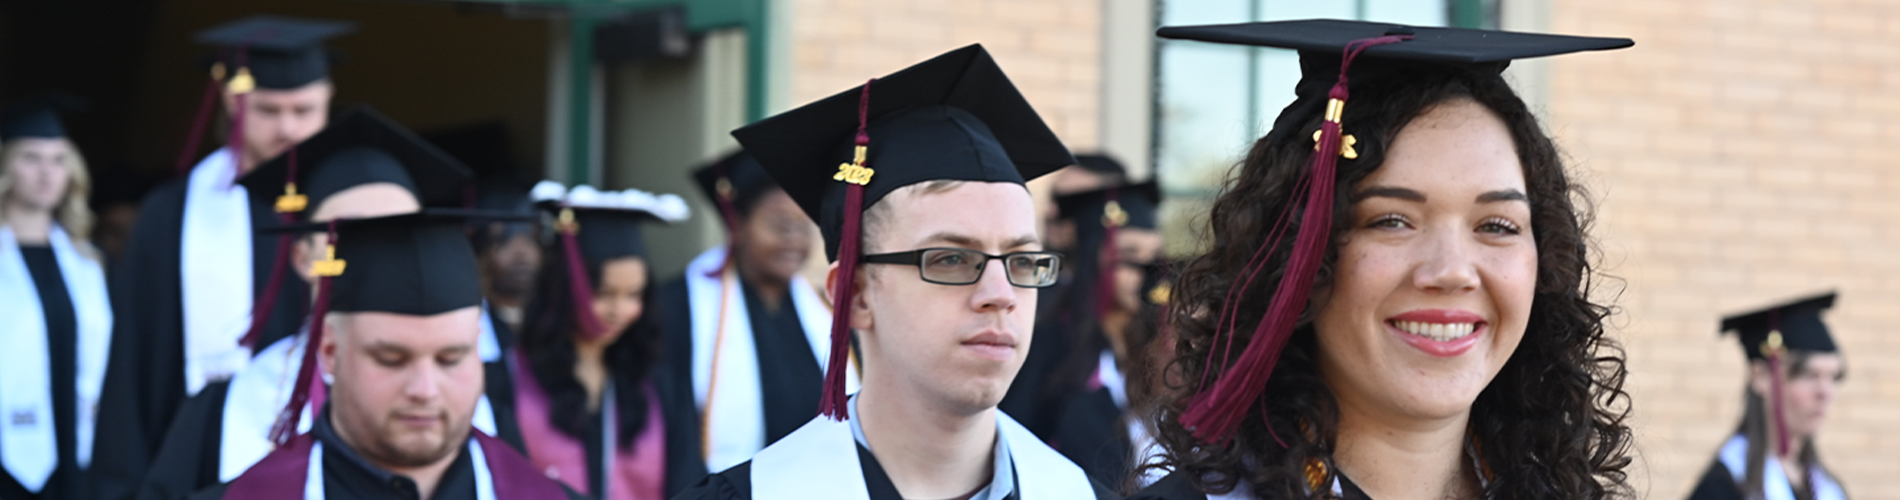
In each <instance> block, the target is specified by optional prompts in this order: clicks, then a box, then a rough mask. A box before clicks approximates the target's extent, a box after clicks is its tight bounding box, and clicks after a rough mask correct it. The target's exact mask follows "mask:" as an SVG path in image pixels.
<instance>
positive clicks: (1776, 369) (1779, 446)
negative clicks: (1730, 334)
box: [1768, 352, 1788, 458]
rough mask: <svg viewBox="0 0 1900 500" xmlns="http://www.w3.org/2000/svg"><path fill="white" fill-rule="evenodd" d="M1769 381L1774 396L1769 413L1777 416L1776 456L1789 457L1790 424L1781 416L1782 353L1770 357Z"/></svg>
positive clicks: (1769, 404) (1772, 396)
mask: <svg viewBox="0 0 1900 500" xmlns="http://www.w3.org/2000/svg"><path fill="white" fill-rule="evenodd" d="M1768 380H1770V382H1769V384H1768V385H1769V387H1772V388H1773V390H1772V392H1773V394H1771V395H1770V396H1769V397H1770V398H1771V399H1770V400H1769V402H1768V411H1769V412H1771V413H1774V414H1775V456H1777V457H1783V458H1786V457H1787V456H1788V422H1787V419H1786V418H1785V417H1783V416H1782V415H1781V353H1779V352H1776V353H1772V354H1769V355H1768Z"/></svg>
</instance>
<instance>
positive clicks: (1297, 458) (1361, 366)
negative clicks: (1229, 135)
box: [1137, 21, 1630, 498]
mask: <svg viewBox="0 0 1900 500" xmlns="http://www.w3.org/2000/svg"><path fill="white" fill-rule="evenodd" d="M1161 34H1162V36H1168V37H1177V38H1188V39H1198V40H1205V41H1217V42H1225V43H1244V44H1254V45H1267V46H1276V47H1287V48H1296V49H1300V50H1301V53H1300V54H1301V66H1302V69H1303V72H1304V77H1303V79H1302V81H1301V83H1300V85H1299V87H1298V90H1297V93H1298V95H1299V96H1300V97H1299V100H1298V101H1296V102H1295V103H1294V104H1293V105H1292V106H1290V107H1288V108H1287V110H1286V112H1285V113H1283V114H1282V115H1281V116H1280V117H1279V119H1278V120H1276V122H1275V124H1274V129H1273V132H1272V133H1270V134H1268V135H1267V136H1266V137H1264V138H1261V139H1260V140H1259V141H1257V142H1256V143H1255V144H1254V146H1253V149H1252V151H1250V152H1249V154H1248V156H1247V158H1246V160H1245V161H1244V162H1243V163H1242V164H1241V165H1240V166H1239V167H1238V168H1237V169H1236V170H1235V174H1234V177H1233V178H1232V179H1230V181H1229V184H1228V185H1227V187H1226V189H1225V190H1224V192H1223V193H1222V195H1221V196H1220V198H1219V199H1218V200H1217V201H1216V202H1215V204H1214V207H1213V211H1212V213H1211V214H1210V216H1209V221H1210V223H1211V227H1210V228H1209V234H1210V235H1211V236H1212V238H1213V241H1212V245H1210V246H1209V248H1210V249H1211V250H1210V251H1209V252H1208V253H1207V254H1205V255H1203V256H1200V257H1198V258H1196V259H1194V260H1193V261H1191V262H1190V263H1188V264H1187V266H1186V267H1185V268H1184V269H1183V271H1182V273H1181V275H1180V277H1179V279H1178V281H1177V282H1176V284H1175V287H1174V295H1173V296H1174V302H1173V305H1174V308H1173V311H1174V317H1173V318H1171V321H1172V323H1173V324H1174V327H1175V328H1174V329H1175V332H1176V334H1177V335H1178V342H1177V344H1176V345H1177V352H1176V354H1177V357H1176V361H1175V362H1174V363H1173V364H1172V365H1170V366H1169V367H1168V370H1169V371H1170V372H1171V373H1170V374H1169V375H1168V376H1167V377H1166V379H1168V380H1179V381H1182V383H1181V384H1180V386H1178V387H1172V388H1170V389H1171V390H1172V393H1170V394H1165V395H1163V396H1162V397H1163V399H1164V401H1163V404H1162V407H1161V409H1160V411H1159V415H1158V418H1159V422H1158V423H1157V428H1158V432H1159V435H1158V437H1157V440H1158V442H1160V443H1161V444H1162V446H1163V447H1164V448H1165V449H1166V451H1167V453H1166V463H1164V464H1162V466H1161V468H1163V469H1171V470H1172V471H1173V474H1172V475H1171V476H1169V477H1168V478H1166V479H1163V480H1161V481H1160V482H1158V483H1157V484H1156V485H1154V486H1152V487H1150V488H1149V489H1148V490H1146V491H1144V492H1143V493H1142V494H1141V495H1137V498H1143V497H1147V498H1204V497H1212V496H1221V497H1223V498H1227V497H1247V498H1335V497H1344V498H1604V497H1616V496H1628V495H1629V493H1630V491H1629V488H1628V486H1627V484H1626V473H1625V472H1624V468H1625V467H1626V466H1627V465H1628V464H1629V459H1628V457H1627V452H1628V443H1629V429H1628V427H1627V426H1626V425H1624V423H1623V422H1624V418H1625V416H1626V415H1627V412H1628V397H1627V395H1626V394H1625V393H1624V392H1623V390H1622V380H1623V377H1624V374H1625V369H1624V366H1623V360H1622V358H1621V350H1620V348H1619V347H1618V346H1617V344H1616V343H1615V342H1614V341H1612V340H1610V339H1607V338H1605V337H1604V334H1603V333H1604V332H1603V319H1604V317H1605V316H1606V315H1607V314H1608V312H1609V308H1608V307H1607V306H1605V305H1603V304H1598V303H1594V302H1592V301H1591V300H1590V296H1591V295H1590V292H1591V286H1592V285H1591V283H1592V281H1591V280H1592V277H1593V274H1592V271H1591V266H1590V263H1589V253H1588V249H1587V247H1586V239H1587V234H1586V228H1587V225H1588V221H1589V213H1588V210H1587V205H1584V204H1583V203H1582V200H1583V199H1584V197H1583V193H1581V191H1580V189H1579V188H1578V187H1577V186H1574V185H1573V184H1572V182H1571V180H1570V178H1569V175H1568V174H1567V173H1566V172H1565V168H1564V166H1563V164H1562V162H1561V160H1560V158H1559V156H1558V154H1557V150H1556V147H1555V146H1554V145H1553V144H1552V142H1551V140H1550V138H1549V137H1548V136H1547V135H1546V134H1545V133H1544V131H1543V130H1542V129H1541V128H1540V127H1539V126H1538V124H1537V121H1536V119H1535V118H1534V117H1533V115H1532V114H1531V113H1530V112H1529V110H1528V109H1526V107H1525V105H1524V102H1523V101H1522V100H1521V99H1519V98H1518V96H1517V95H1516V94H1515V93H1514V92H1513V91H1512V90H1511V88H1510V87H1509V86H1508V85H1507V84H1506V83H1505V81H1504V80H1503V78H1501V77H1500V76H1499V71H1501V70H1502V69H1503V67H1504V65H1505V64H1506V63H1508V62H1509V60H1510V59H1513V58H1522V57H1535V56H1545V55H1555V54H1562V53H1566V52H1575V51H1579V50H1596V49H1607V48H1618V47H1622V46H1627V45H1628V44H1629V41H1628V40H1620V39H1591V38H1576V37H1557V36H1546V35H1524V34H1511V33H1501V32H1486V31H1477V30H1457V29H1427V28H1418V29H1416V30H1415V29H1413V28H1408V27H1402V26H1394V25H1383V24H1374V23H1356V22H1343V21H1304V22H1289V23H1255V24H1246V25H1227V26H1202V27H1186V28H1164V29H1163V30H1162V33H1161ZM1342 48H1343V49H1344V51H1343V54H1344V55H1343V56H1342V55H1341V54H1342V50H1341V49H1342ZM1362 53H1363V55H1364V57H1363V58H1361V59H1360V61H1359V62H1358V63H1357V64H1354V63H1353V59H1354V57H1356V56H1359V55H1360V54H1362ZM1448 61H1458V62H1456V63H1453V64H1447V62H1448ZM1348 70H1349V71H1348ZM1347 76H1350V77H1351V85H1350V86H1349V85H1348V82H1347V78H1346V77H1347ZM1348 91H1350V92H1348ZM1349 94H1350V95H1351V96H1356V98H1354V99H1351V100H1350V101H1348V96H1349ZM1322 110H1324V111H1325V112H1324V113H1322ZM1342 123H1343V125H1342ZM1315 142H1318V144H1315ZM1316 151H1323V152H1324V153H1316ZM1270 287H1272V288H1270ZM1309 298H1310V300H1308V299H1309Z"/></svg>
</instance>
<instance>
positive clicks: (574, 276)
mask: <svg viewBox="0 0 1900 500" xmlns="http://www.w3.org/2000/svg"><path fill="white" fill-rule="evenodd" d="M558 224H559V225H558V226H557V228H558V231H556V232H559V233H560V234H561V251H562V253H563V255H562V258H564V259H566V260H567V285H568V294H569V295H570V296H572V298H573V299H574V320H575V321H578V322H580V327H581V336H584V337H587V338H590V339H591V338H599V337H600V336H601V335H606V334H607V327H606V325H602V324H600V316H599V315H597V314H594V285H593V284H592V283H589V282H588V280H587V261H584V260H581V245H580V241H578V240H579V238H576V237H575V234H577V233H580V224H579V223H577V222H574V212H573V210H572V209H566V208H564V209H561V220H560V222H559V223H558Z"/></svg>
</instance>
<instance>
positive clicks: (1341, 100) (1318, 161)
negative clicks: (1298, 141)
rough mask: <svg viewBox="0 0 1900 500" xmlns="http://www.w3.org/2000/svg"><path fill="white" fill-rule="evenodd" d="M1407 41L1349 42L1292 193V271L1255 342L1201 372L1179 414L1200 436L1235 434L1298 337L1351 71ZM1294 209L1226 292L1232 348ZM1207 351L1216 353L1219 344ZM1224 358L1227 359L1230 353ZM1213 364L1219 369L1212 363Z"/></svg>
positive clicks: (1213, 438) (1324, 222) (1323, 233)
mask: <svg viewBox="0 0 1900 500" xmlns="http://www.w3.org/2000/svg"><path fill="white" fill-rule="evenodd" d="M1409 39H1411V37H1410V36H1406V35H1397V36H1382V37H1377V38H1368V39H1362V40H1355V41H1353V42H1351V43H1348V44H1346V48H1345V51H1344V53H1343V54H1342V56H1341V58H1340V63H1339V81H1338V82H1337V83H1335V84H1334V85H1333V88H1332V90H1331V92H1329V93H1328V97H1329V98H1330V99H1331V100H1332V101H1337V102H1329V103H1328V106H1327V107H1328V108H1329V111H1328V113H1327V116H1326V117H1325V119H1324V120H1322V121H1321V122H1320V137H1319V144H1318V145H1317V147H1316V149H1315V151H1316V152H1315V153H1314V154H1313V155H1311V156H1310V159H1309V160H1308V162H1307V168H1306V172H1305V175H1304V176H1303V178H1302V180H1301V181H1300V183H1299V185H1298V186H1295V190H1294V196H1296V197H1303V198H1305V204H1304V206H1305V211H1304V212H1303V213H1302V214H1301V216H1300V225H1299V227H1298V228H1297V229H1296V230H1295V233H1294V235H1293V247H1292V254H1291V255H1289V256H1288V258H1287V265H1286V271H1285V273H1284V274H1283V275H1282V276H1281V278H1280V282H1279V284H1278V285H1277V286H1276V287H1275V289H1274V292H1273V295H1272V297H1273V298H1272V300H1271V301H1270V303H1269V305H1268V307H1267V312H1266V314H1265V315H1264V316H1262V317H1261V318H1260V323H1259V324H1258V325H1255V327H1254V328H1253V335H1252V337H1251V338H1252V339H1253V341H1251V342H1248V343H1247V346H1246V348H1245V350H1244V351H1242V352H1241V354H1240V357H1239V358H1238V359H1236V360H1235V361H1234V363H1233V364H1232V366H1230V367H1226V369H1225V370H1223V371H1222V375H1221V376H1220V377H1219V378H1218V379H1216V380H1215V381H1214V383H1213V385H1212V387H1206V386H1205V382H1206V381H1205V378H1203V381H1202V382H1203V387H1202V389H1204V390H1202V391H1200V393H1199V394H1198V395H1197V396H1195V397H1194V399H1193V401H1191V402H1190V403H1189V406H1188V409H1187V411H1185V412H1183V413H1182V414H1181V423H1182V424H1183V425H1185V426H1186V427H1187V428H1188V429H1189V430H1190V431H1191V432H1193V433H1194V437H1196V438H1198V439H1200V440H1201V441H1202V442H1204V443H1208V444H1216V443H1220V442H1224V441H1226V440H1228V439H1231V438H1232V436H1233V433H1234V430H1235V429H1237V428H1239V427H1240V423H1241V421H1242V420H1244V419H1245V418H1246V415H1247V411H1248V410H1249V409H1252V408H1253V407H1254V406H1255V402H1257V401H1259V399H1260V393H1261V391H1262V390H1263V389H1264V388H1265V387H1266V384H1267V380H1268V378H1269V377H1270V376H1271V375H1272V374H1273V368H1274V366H1275V365H1277V364H1278V363H1279V360H1280V352H1281V351H1283V350H1284V349H1285V348H1286V344H1287V341H1288V340H1290V339H1292V337H1293V329H1294V327H1296V326H1298V323H1299V320H1300V315H1301V313H1302V312H1303V311H1304V310H1305V308H1306V301H1307V295H1308V294H1309V293H1310V292H1312V287H1313V279H1314V277H1316V276H1317V275H1318V272H1319V267H1320V260H1321V259H1323V258H1324V257H1325V255H1326V243H1327V240H1328V239H1329V238H1330V237H1331V233H1332V219H1333V213H1332V205H1333V188H1334V185H1333V184H1334V182H1335V181H1336V180H1337V179H1336V175H1335V173H1334V169H1335V167H1336V166H1337V164H1338V161H1339V155H1340V154H1341V153H1342V150H1341V148H1340V143H1341V141H1342V133H1341V131H1340V123H1339V121H1338V115H1339V114H1343V111H1341V110H1343V106H1344V105H1345V102H1346V99H1347V97H1348V95H1349V92H1348V91H1347V88H1348V86H1347V81H1346V72H1347V70H1348V69H1349V68H1351V67H1352V60H1353V58H1355V57H1357V56H1358V55H1359V53H1360V52H1361V51H1364V50H1365V49H1366V48H1368V47H1373V46H1377V45H1384V44H1389V43H1398V42H1402V41H1405V40H1409ZM1335 108H1337V109H1335ZM1291 210H1293V208H1292V207H1289V208H1288V211H1289V213H1282V214H1281V218H1280V220H1279V222H1277V223H1276V224H1275V228H1274V230H1273V231H1272V232H1271V233H1270V234H1269V235H1268V238H1267V239H1266V240H1265V241H1264V242H1262V243H1261V245H1262V246H1261V248H1260V249H1259V250H1256V251H1255V258H1254V261H1253V262H1250V263H1249V264H1248V269H1243V274H1245V275H1246V276H1247V278H1246V279H1245V280H1241V285H1240V286H1239V287H1236V288H1230V289H1229V290H1228V300H1227V303H1226V304H1225V305H1223V306H1222V315H1221V317H1220V318H1221V319H1220V321H1221V322H1222V324H1220V325H1219V326H1218V327H1217V330H1216V333H1215V335H1216V336H1217V337H1218V336H1219V335H1221V334H1222V333H1223V332H1224V333H1225V335H1227V336H1228V338H1227V342H1226V344H1227V346H1228V347H1229V352H1231V346H1232V345H1233V337H1234V335H1236V334H1237V333H1238V331H1237V330H1236V329H1234V328H1233V325H1232V324H1231V321H1234V319H1233V318H1236V317H1238V316H1239V311H1238V308H1237V306H1234V304H1236V303H1237V301H1236V300H1235V297H1236V296H1237V295H1238V294H1241V293H1244V292H1245V291H1246V290H1247V289H1248V288H1249V286H1250V285H1251V284H1252V282H1253V278H1254V277H1256V276H1257V275H1258V274H1259V272H1260V271H1261V270H1262V268H1264V267H1265V265H1266V263H1267V262H1270V259H1269V257H1271V255H1272V251H1271V250H1269V248H1270V247H1272V246H1273V244H1274V243H1275V242H1277V241H1279V239H1280V236H1281V235H1282V233H1283V231H1284V229H1285V227H1284V225H1283V224H1285V223H1286V222H1287V221H1288V219H1289V217H1288V216H1289V215H1290V212H1291ZM1209 351H1210V352H1209V355H1210V357H1211V356H1212V354H1213V353H1212V351H1213V350H1212V349H1210V350H1209ZM1222 359H1226V355H1225V353H1223V355H1222ZM1210 361H1211V360H1210ZM1208 367H1209V368H1212V367H1213V365H1212V363H1211V362H1210V364H1209V365H1208ZM1208 371H1209V372H1212V371H1213V370H1211V369H1210V370H1208ZM1267 430H1268V432H1269V433H1270V434H1271V433H1273V427H1272V426H1271V425H1269V426H1267ZM1273 436H1274V440H1276V441H1280V438H1279V435H1278V434H1273ZM1280 444H1281V445H1282V446H1285V444H1286V443H1285V442H1284V441H1281V442H1280Z"/></svg>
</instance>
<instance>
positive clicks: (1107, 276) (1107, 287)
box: [1093, 188, 1128, 321]
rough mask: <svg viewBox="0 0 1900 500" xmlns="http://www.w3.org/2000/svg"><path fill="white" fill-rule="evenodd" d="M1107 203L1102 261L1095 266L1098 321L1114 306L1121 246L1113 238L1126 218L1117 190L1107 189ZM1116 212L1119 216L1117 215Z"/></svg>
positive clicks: (1103, 221)
mask: <svg viewBox="0 0 1900 500" xmlns="http://www.w3.org/2000/svg"><path fill="white" fill-rule="evenodd" d="M1106 194H1107V196H1108V204H1107V205H1106V206H1105V207H1104V208H1112V209H1113V210H1103V212H1102V262H1101V263H1100V265H1097V266H1096V269H1095V271H1096V273H1095V318H1093V319H1095V320H1097V321H1100V320H1101V319H1102V317H1103V316H1105V315H1107V314H1108V311H1109V310H1112V309H1114V308H1115V272H1116V271H1117V270H1119V269H1118V268H1120V267H1121V259H1122V256H1121V246H1120V245H1117V244H1116V243H1115V238H1117V237H1118V236H1120V234H1121V226H1122V224H1124V223H1126V222H1127V220H1128V217H1127V213H1126V212H1121V202H1120V201H1119V198H1120V197H1119V196H1117V194H1119V190H1117V189H1112V188H1111V189H1109V190H1108V192H1107V193H1106ZM1117 213H1120V216H1119V217H1117Z"/></svg>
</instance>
